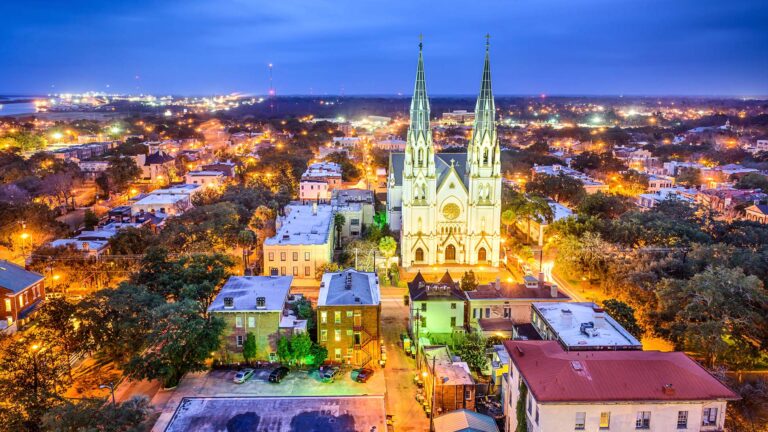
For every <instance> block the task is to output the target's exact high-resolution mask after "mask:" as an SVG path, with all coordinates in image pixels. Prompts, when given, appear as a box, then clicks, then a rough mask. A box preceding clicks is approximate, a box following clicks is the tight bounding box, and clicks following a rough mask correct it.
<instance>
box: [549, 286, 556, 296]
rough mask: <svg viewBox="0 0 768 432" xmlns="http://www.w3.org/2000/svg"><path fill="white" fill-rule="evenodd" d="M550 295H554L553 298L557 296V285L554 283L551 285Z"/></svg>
mask: <svg viewBox="0 0 768 432" xmlns="http://www.w3.org/2000/svg"><path fill="white" fill-rule="evenodd" d="M549 295H550V296H552V298H557V285H555V284H552V285H550V286H549Z"/></svg>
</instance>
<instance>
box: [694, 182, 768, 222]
mask: <svg viewBox="0 0 768 432" xmlns="http://www.w3.org/2000/svg"><path fill="white" fill-rule="evenodd" d="M766 201H768V194H765V193H764V192H762V191H760V189H709V190H702V191H699V192H698V193H697V194H696V202H697V203H699V204H701V206H702V207H704V208H705V209H707V210H712V211H713V212H715V213H717V214H718V215H719V216H720V217H721V218H723V219H725V220H727V221H730V220H733V219H736V218H740V217H743V216H744V209H745V208H746V207H749V206H751V205H753V204H754V205H758V204H765V202H766Z"/></svg>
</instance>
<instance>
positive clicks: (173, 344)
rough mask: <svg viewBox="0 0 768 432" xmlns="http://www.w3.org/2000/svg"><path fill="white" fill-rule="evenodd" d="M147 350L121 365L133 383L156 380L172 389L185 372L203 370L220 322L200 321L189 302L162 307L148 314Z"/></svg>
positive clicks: (197, 308) (219, 331) (216, 343)
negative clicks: (137, 380) (134, 381)
mask: <svg viewBox="0 0 768 432" xmlns="http://www.w3.org/2000/svg"><path fill="white" fill-rule="evenodd" d="M151 315H152V325H151V327H150V331H149V334H148V337H147V341H146V345H147V349H146V350H144V351H143V352H141V353H137V354H135V355H134V356H133V358H132V359H131V360H130V361H129V362H128V363H127V364H126V365H125V373H126V375H127V376H129V377H131V378H133V379H150V380H151V379H159V380H161V382H162V383H163V386H165V387H166V388H168V387H175V386H176V385H177V384H178V383H179V381H180V380H181V378H182V377H183V376H184V375H185V374H186V373H187V372H196V371H202V370H205V368H206V365H205V360H206V359H207V358H208V357H210V353H211V352H213V351H216V350H217V349H218V348H219V345H220V342H221V339H220V338H221V334H222V332H223V330H224V327H225V324H224V321H223V320H221V319H220V318H217V317H208V318H206V317H204V316H203V315H204V309H202V308H201V307H200V305H199V304H198V303H196V302H194V301H192V300H181V301H178V302H175V303H168V304H165V305H162V306H160V307H158V308H156V309H154V310H153V311H152V314H151Z"/></svg>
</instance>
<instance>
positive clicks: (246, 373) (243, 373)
mask: <svg viewBox="0 0 768 432" xmlns="http://www.w3.org/2000/svg"><path fill="white" fill-rule="evenodd" d="M253 372H254V370H253V369H250V368H248V369H240V370H239V371H238V372H237V373H236V374H235V378H234V379H232V381H234V382H235V383H237V384H242V383H244V382H246V381H248V380H249V379H251V378H252V377H253Z"/></svg>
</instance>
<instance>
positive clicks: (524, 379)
mask: <svg viewBox="0 0 768 432" xmlns="http://www.w3.org/2000/svg"><path fill="white" fill-rule="evenodd" d="M504 346H505V347H506V349H507V351H508V352H509V357H510V367H509V373H508V374H507V375H505V377H506V380H505V381H504V384H503V390H502V391H503V392H504V398H503V400H504V405H503V409H504V414H505V417H506V430H508V431H514V430H516V428H517V425H518V418H519V416H521V415H522V416H523V417H524V418H525V422H526V424H527V430H528V431H530V432H544V431H547V432H549V431H571V430H577V431H579V430H588V431H594V430H616V431H629V430H653V431H669V432H672V431H680V430H685V431H722V430H723V425H724V423H725V410H726V405H727V403H728V401H732V400H736V399H738V396H737V395H736V394H735V393H734V392H733V391H731V390H730V389H729V388H727V387H725V386H724V385H723V384H721V383H720V382H719V381H718V380H717V379H715V378H714V377H713V376H712V375H710V374H709V373H708V372H707V371H706V370H705V369H704V368H702V367H701V366H700V365H699V364H698V363H696V362H695V361H693V360H691V359H690V358H689V357H688V356H686V355H685V354H684V353H681V352H659V351H595V352H590V353H589V354H586V353H584V352H579V351H566V350H564V349H563V347H562V346H561V345H560V344H559V343H558V342H556V341H505V342H504ZM518 401H520V403H519V404H518ZM520 411H522V412H520Z"/></svg>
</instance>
